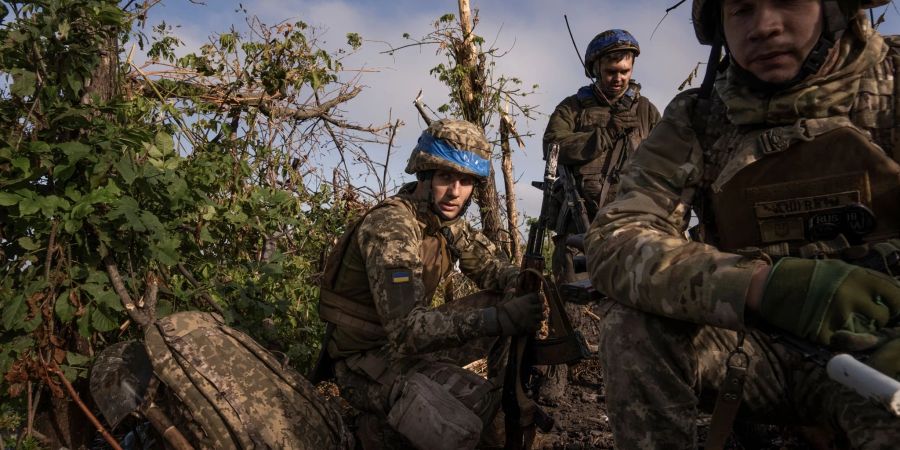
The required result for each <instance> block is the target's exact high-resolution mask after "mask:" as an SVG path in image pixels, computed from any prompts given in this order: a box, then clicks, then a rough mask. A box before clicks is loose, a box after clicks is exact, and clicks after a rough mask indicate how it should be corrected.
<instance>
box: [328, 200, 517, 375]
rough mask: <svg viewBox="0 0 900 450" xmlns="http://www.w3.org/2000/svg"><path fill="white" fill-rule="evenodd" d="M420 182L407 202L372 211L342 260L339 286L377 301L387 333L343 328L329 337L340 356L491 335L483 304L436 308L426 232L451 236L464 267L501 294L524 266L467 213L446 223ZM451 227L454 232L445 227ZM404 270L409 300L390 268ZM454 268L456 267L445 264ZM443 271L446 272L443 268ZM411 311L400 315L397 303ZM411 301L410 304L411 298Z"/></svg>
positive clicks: (420, 348)
mask: <svg viewBox="0 0 900 450" xmlns="http://www.w3.org/2000/svg"><path fill="white" fill-rule="evenodd" d="M415 185H416V184H415V183H410V184H409V185H407V186H404V188H402V189H401V192H400V193H399V194H398V195H397V196H396V197H393V198H394V199H398V200H400V201H399V202H392V203H391V204H388V205H385V206H382V207H379V208H377V209H375V210H373V211H371V212H370V213H369V214H368V215H367V216H366V218H365V219H364V220H363V222H362V223H361V224H360V225H359V228H358V230H357V234H356V236H355V239H354V241H352V242H351V248H350V249H349V250H348V252H347V254H346V255H345V257H344V260H343V261H342V266H341V269H340V272H339V274H338V281H337V282H336V283H335V284H336V286H335V288H336V291H337V292H338V293H339V294H341V295H344V296H345V297H348V298H351V299H354V300H355V301H358V302H359V303H361V304H368V305H374V307H375V309H376V311H377V312H378V315H379V317H381V319H382V325H384V328H385V329H386V331H387V337H386V338H383V339H372V338H370V337H367V336H363V335H359V334H357V333H354V332H353V331H352V330H347V329H343V328H342V327H340V326H338V327H337V328H336V329H335V332H334V337H333V339H332V340H331V342H329V343H328V350H329V353H330V354H331V356H332V357H333V358H341V357H346V356H350V355H352V354H354V353H358V352H360V351H365V350H369V349H375V348H379V347H381V346H383V345H388V346H389V347H390V348H391V351H392V352H393V353H395V354H397V355H418V354H423V353H428V352H433V351H436V350H440V349H444V348H447V347H456V346H460V345H463V344H465V343H466V342H468V341H469V340H471V339H474V338H478V337H481V336H484V333H485V326H484V324H483V323H482V321H483V315H482V313H481V311H480V310H479V309H464V310H447V309H444V308H432V307H431V301H432V299H431V295H432V294H433V293H429V292H426V289H425V285H424V283H423V261H422V258H423V256H424V257H426V258H428V257H430V256H432V255H422V254H421V252H420V247H421V245H422V242H423V240H424V238H425V237H427V236H445V235H449V236H450V238H451V239H450V240H449V242H447V245H448V246H449V247H450V248H452V249H453V250H452V251H451V252H453V253H455V255H454V257H453V259H454V261H455V262H456V263H458V265H459V269H460V270H461V271H462V273H463V274H465V275H466V276H467V277H469V278H470V279H471V280H472V281H474V282H475V283H476V284H477V285H478V286H479V287H480V288H482V289H487V290H492V291H496V292H502V291H504V290H505V289H506V288H507V286H513V285H514V283H515V280H516V278H517V277H518V273H519V268H518V267H516V266H514V265H512V264H511V263H510V262H509V260H508V258H507V257H506V255H505V254H504V253H503V252H502V251H501V250H500V248H499V247H497V246H496V245H495V244H494V243H493V242H491V241H490V240H489V239H488V238H487V237H485V236H484V235H483V234H482V233H481V232H480V231H477V230H475V229H474V228H472V226H471V225H469V223H468V222H466V221H465V219H463V218H456V219H454V220H450V221H441V220H440V219H439V218H438V217H437V215H436V214H434V213H433V212H432V211H431V207H430V205H429V201H428V199H417V198H413V194H412V192H413V191H414V190H415ZM443 229H446V230H447V231H442V230H443ZM394 268H405V269H406V270H408V272H409V274H410V276H409V280H408V283H409V285H410V292H411V294H410V295H409V296H408V298H397V296H393V297H392V295H391V289H392V287H393V286H392V285H393V284H394V283H393V281H392V280H390V279H387V277H388V273H389V272H388V270H389V269H394ZM445 269H446V270H445V272H449V270H451V269H452V265H451V266H449V267H446V268H445ZM443 275H446V273H444V274H443ZM401 302H403V303H404V306H403V307H402V308H403V309H404V310H403V311H402V313H399V314H392V313H389V312H390V311H395V312H396V311H397V310H398V304H399V303H401ZM406 302H409V303H408V304H406Z"/></svg>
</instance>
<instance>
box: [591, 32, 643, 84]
mask: <svg viewBox="0 0 900 450" xmlns="http://www.w3.org/2000/svg"><path fill="white" fill-rule="evenodd" d="M620 50H628V51H631V52H633V53H634V56H635V57H637V56H638V55H640V54H641V46H640V45H639V44H638V41H637V39H635V38H634V36H632V35H631V33H629V32H627V31H625V30H619V29H612V30H606V31H604V32H602V33H600V34H598V35H596V36H594V38H593V39H591V42H590V43H588V46H587V50H585V51H584V72H585V75H587V76H588V77H594V76H596V75H594V74H593V73H592V72H593V67H594V64H595V63H596V62H597V60H599V59H600V57H602V56H603V55H606V54H608V53H612V52H615V51H620Z"/></svg>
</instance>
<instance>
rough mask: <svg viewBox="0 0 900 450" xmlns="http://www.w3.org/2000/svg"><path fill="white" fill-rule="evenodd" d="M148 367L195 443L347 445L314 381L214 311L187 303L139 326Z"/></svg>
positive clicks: (220, 446)
mask: <svg viewBox="0 0 900 450" xmlns="http://www.w3.org/2000/svg"><path fill="white" fill-rule="evenodd" d="M144 344H145V347H146V350H147V354H148V355H149V357H150V361H151V363H152V365H153V371H154V373H155V374H156V376H157V378H158V379H159V380H160V381H161V382H162V383H163V384H165V386H166V387H167V388H168V392H169V393H170V394H171V395H174V396H175V397H176V398H177V402H174V403H177V404H178V405H179V406H180V407H178V408H172V409H174V410H175V414H177V415H181V416H183V417H177V418H176V417H173V419H175V423H176V424H177V426H178V428H179V429H181V431H182V433H184V434H185V436H186V437H187V438H188V440H189V441H191V442H192V443H194V445H195V446H197V447H200V448H215V449H254V448H286V449H325V448H327V449H349V448H352V447H353V443H352V437H351V435H350V433H349V432H347V430H346V428H345V426H344V423H343V421H342V420H341V416H340V414H339V413H338V412H337V411H336V410H335V409H334V408H333V407H332V406H331V405H329V404H327V403H326V401H325V399H324V398H322V396H321V395H319V393H318V392H317V391H316V389H315V387H313V385H312V384H311V383H310V382H309V381H307V380H306V379H305V378H303V377H302V376H301V375H300V374H298V373H297V372H296V371H294V370H293V369H291V368H290V367H288V366H286V365H284V364H282V363H281V362H279V361H278V360H277V359H276V358H275V357H274V356H273V355H272V354H271V353H269V352H268V351H266V350H265V349H264V348H262V347H261V346H260V345H259V344H258V343H256V342H255V341H254V340H253V339H251V338H250V337H249V336H247V335H246V334H244V333H241V332H240V331H237V330H235V329H233V328H230V327H228V326H226V325H225V324H224V323H223V321H222V320H221V318H220V317H219V316H218V315H215V314H210V313H204V312H198V311H188V312H180V313H176V314H173V315H171V316H168V317H165V318H163V319H160V320H158V321H156V323H155V324H153V325H151V326H149V327H147V330H146V331H145V335H144Z"/></svg>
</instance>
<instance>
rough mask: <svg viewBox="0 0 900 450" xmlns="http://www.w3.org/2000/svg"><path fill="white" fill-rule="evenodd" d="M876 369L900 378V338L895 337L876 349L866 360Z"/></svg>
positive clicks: (897, 378)
mask: <svg viewBox="0 0 900 450" xmlns="http://www.w3.org/2000/svg"><path fill="white" fill-rule="evenodd" d="M866 363H868V364H869V365H870V366H872V367H873V368H875V370H877V371H879V372H881V373H883V374H885V375H887V376H889V377H891V378H893V379H895V380H900V338H894V339H891V340H890V341H888V342H886V343H885V344H883V345H882V346H880V347H878V348H877V349H875V351H874V352H873V353H872V356H870V357H869V360H868V361H866Z"/></svg>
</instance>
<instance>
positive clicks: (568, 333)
mask: <svg viewBox="0 0 900 450" xmlns="http://www.w3.org/2000/svg"><path fill="white" fill-rule="evenodd" d="M558 156H559V147H558V146H556V145H552V146H551V147H550V149H549V152H548V154H547V164H546V166H545V168H544V180H543V181H542V182H537V183H533V184H534V185H535V186H536V187H539V188H541V189H542V190H543V191H544V196H543V202H542V204H541V216H540V218H541V219H542V218H544V217H545V215H546V213H547V210H548V208H549V204H550V202H551V201H552V194H551V189H552V188H553V184H554V183H555V182H556V174H557V158H558ZM541 219H539V220H537V221H535V222H533V223H532V224H531V227H530V228H529V230H528V241H527V243H526V246H525V255H524V257H523V258H522V265H521V271H520V272H519V284H518V286H517V288H516V295H525V294H528V293H532V292H540V291H541V290H543V291H544V294H545V298H546V300H547V304H548V306H549V317H548V325H549V333H548V335H547V337H546V338H544V339H537V338H536V337H535V336H534V335H531V336H521V337H517V338H514V340H513V342H512V347H511V348H510V351H509V360H508V364H507V368H506V376H505V379H504V385H503V400H502V404H503V410H504V414H505V422H506V423H505V425H506V446H505V448H507V449H515V450H518V449H530V448H531V445H532V443H533V441H534V437H535V426H537V427H538V428H540V429H541V430H542V431H544V432H548V431H550V430H551V429H552V428H553V424H554V421H553V418H552V417H551V416H549V415H548V414H546V413H545V412H544V411H543V410H541V408H540V407H539V406H538V405H537V403H535V401H534V399H533V398H532V392H531V391H530V386H531V383H530V379H531V376H532V372H533V366H534V365H536V364H537V365H548V364H562V363H569V362H574V361H577V360H578V359H581V358H583V357H584V356H586V355H587V351H586V346H585V345H584V343H583V339H582V338H581V336H580V334H578V333H577V332H576V331H575V330H574V329H573V328H572V325H571V323H570V322H569V318H568V316H567V315H566V311H565V309H564V308H563V306H562V302H561V301H560V299H559V293H558V292H556V290H555V289H556V288H555V286H552V285H550V284H549V283H547V281H546V280H545V279H544V276H543V274H544V270H545V261H544V256H543V251H542V250H543V242H544V237H545V233H546V225H545V222H544V220H541Z"/></svg>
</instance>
